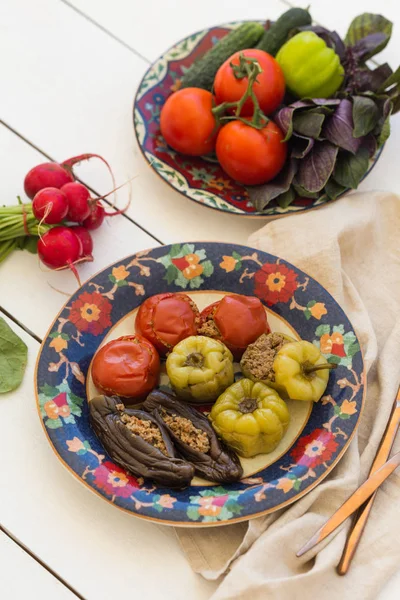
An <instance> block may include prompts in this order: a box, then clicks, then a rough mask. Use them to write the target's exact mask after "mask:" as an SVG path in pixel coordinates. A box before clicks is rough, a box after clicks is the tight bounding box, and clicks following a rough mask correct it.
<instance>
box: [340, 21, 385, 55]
mask: <svg viewBox="0 0 400 600" xmlns="http://www.w3.org/2000/svg"><path fill="white" fill-rule="evenodd" d="M392 27H393V23H392V22H391V21H389V20H388V19H385V17H382V15H375V14H373V13H363V14H362V15H359V16H358V17H356V18H355V19H353V20H352V22H351V23H350V26H349V29H348V31H347V33H346V37H345V40H344V41H345V42H346V44H347V45H348V46H354V44H355V43H356V42H358V41H359V40H362V39H363V38H365V37H367V35H371V34H372V33H385V34H386V35H387V39H385V40H384V41H383V42H382V44H383V45H381V47H380V48H379V50H377V52H380V51H381V50H383V48H384V47H385V46H386V44H387V43H388V42H389V40H390V36H391V35H392ZM375 54H376V52H375Z"/></svg>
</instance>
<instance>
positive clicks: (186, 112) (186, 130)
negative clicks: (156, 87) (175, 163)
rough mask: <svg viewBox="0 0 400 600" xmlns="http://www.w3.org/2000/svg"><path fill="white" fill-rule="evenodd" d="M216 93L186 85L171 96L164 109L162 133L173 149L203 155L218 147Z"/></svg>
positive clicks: (161, 122) (161, 121) (162, 111)
mask: <svg viewBox="0 0 400 600" xmlns="http://www.w3.org/2000/svg"><path fill="white" fill-rule="evenodd" d="M212 106H213V105H212V94H211V92H207V91H206V90H202V89H200V88H184V89H183V90H178V91H177V92H175V93H174V94H172V96H170V97H169V98H168V100H167V101H166V103H165V104H164V106H163V107H162V110H161V115H160V126H161V133H162V135H163V137H164V139H165V141H166V142H167V144H168V145H169V146H171V148H173V149H174V150H176V151H177V152H182V154H190V155H191V156H201V155H202V154H209V153H210V152H212V151H213V150H214V148H215V140H216V137H217V128H216V122H215V118H214V115H213V114H212V112H211V109H212Z"/></svg>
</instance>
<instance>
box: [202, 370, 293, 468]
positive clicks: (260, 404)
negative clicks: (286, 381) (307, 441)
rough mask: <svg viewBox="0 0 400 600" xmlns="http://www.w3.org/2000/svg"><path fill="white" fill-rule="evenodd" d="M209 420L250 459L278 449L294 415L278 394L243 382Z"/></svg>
mask: <svg viewBox="0 0 400 600" xmlns="http://www.w3.org/2000/svg"><path fill="white" fill-rule="evenodd" d="M209 418H210V420H211V423H212V426H213V427H214V429H215V431H216V432H217V434H218V435H219V436H220V437H221V438H222V439H223V440H224V441H225V443H226V444H227V445H228V446H230V447H231V448H233V449H234V450H235V451H236V452H237V453H238V454H239V455H240V456H243V457H245V458H249V457H251V456H256V454H263V453H267V452H272V451H273V450H274V449H275V448H276V446H277V445H278V444H279V442H280V441H281V439H282V437H283V435H284V433H285V431H286V429H287V426H288V424H289V420H290V415H289V411H288V408H287V406H286V404H285V402H284V401H283V400H282V398H281V397H280V396H279V394H278V392H276V391H275V390H273V389H272V388H270V387H268V386H266V385H264V384H263V383H261V382H258V383H254V382H253V381H251V380H250V379H240V380H239V381H237V382H236V383H234V384H233V385H231V386H230V387H229V388H228V389H226V390H225V392H224V393H223V394H221V396H220V397H219V398H218V400H217V401H216V403H215V404H214V406H213V407H212V409H211V413H210V417H209Z"/></svg>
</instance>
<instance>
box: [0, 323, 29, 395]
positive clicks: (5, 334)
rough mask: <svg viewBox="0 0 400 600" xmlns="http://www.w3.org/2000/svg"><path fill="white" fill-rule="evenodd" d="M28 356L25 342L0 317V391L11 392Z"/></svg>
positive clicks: (17, 382) (19, 378) (17, 381)
mask: <svg viewBox="0 0 400 600" xmlns="http://www.w3.org/2000/svg"><path fill="white" fill-rule="evenodd" d="M27 357H28V348H27V346H26V344H25V343H24V342H23V341H22V340H21V339H20V338H19V337H18V336H17V334H16V333H14V332H13V330H12V329H11V327H10V326H9V325H8V324H7V323H6V322H5V320H4V319H2V318H1V317H0V393H2V394H4V393H5V392H11V391H12V390H15V388H17V387H18V386H19V384H20V383H21V381H22V378H23V376H24V372H25V367H26V363H27Z"/></svg>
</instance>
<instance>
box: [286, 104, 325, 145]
mask: <svg viewBox="0 0 400 600" xmlns="http://www.w3.org/2000/svg"><path fill="white" fill-rule="evenodd" d="M318 110H319V109H318V108H317V109H311V110H304V111H302V112H298V113H296V114H295V115H293V129H294V131H295V132H296V133H300V135H305V136H306V137H312V138H318V137H319V136H320V134H321V130H322V125H323V122H324V120H325V115H321V114H320V113H318V112H316V111H318Z"/></svg>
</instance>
